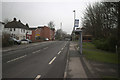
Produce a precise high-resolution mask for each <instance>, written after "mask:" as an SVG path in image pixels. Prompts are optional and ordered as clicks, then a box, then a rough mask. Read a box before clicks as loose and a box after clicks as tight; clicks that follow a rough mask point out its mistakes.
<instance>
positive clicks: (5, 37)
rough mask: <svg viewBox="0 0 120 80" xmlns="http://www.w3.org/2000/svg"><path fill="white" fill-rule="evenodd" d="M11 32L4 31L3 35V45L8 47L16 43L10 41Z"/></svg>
mask: <svg viewBox="0 0 120 80" xmlns="http://www.w3.org/2000/svg"><path fill="white" fill-rule="evenodd" d="M9 39H10V34H8V33H3V35H2V47H7V46H11V45H13V44H14V42H13V41H10V40H9Z"/></svg>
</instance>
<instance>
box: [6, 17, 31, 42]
mask: <svg viewBox="0 0 120 80" xmlns="http://www.w3.org/2000/svg"><path fill="white" fill-rule="evenodd" d="M4 32H7V33H9V34H10V35H11V37H14V38H16V39H18V40H21V39H31V36H32V31H31V30H29V26H28V24H26V25H24V24H23V23H22V22H21V21H20V20H19V21H17V19H16V18H14V19H13V21H11V22H8V23H7V24H5V26H4Z"/></svg>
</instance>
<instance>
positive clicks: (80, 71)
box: [66, 42, 88, 78]
mask: <svg viewBox="0 0 120 80" xmlns="http://www.w3.org/2000/svg"><path fill="white" fill-rule="evenodd" d="M76 45H77V43H75V42H70V46H69V53H68V63H67V69H66V78H88V77H87V74H86V72H85V70H84V66H83V64H82V61H81V59H80V53H78V51H77V50H76V49H75V46H76Z"/></svg>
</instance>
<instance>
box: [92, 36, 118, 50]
mask: <svg viewBox="0 0 120 80" xmlns="http://www.w3.org/2000/svg"><path fill="white" fill-rule="evenodd" d="M93 43H94V44H95V46H96V47H97V48H98V49H102V50H106V51H112V52H115V50H116V48H115V46H116V44H117V40H116V38H115V37H109V38H107V39H99V40H93Z"/></svg>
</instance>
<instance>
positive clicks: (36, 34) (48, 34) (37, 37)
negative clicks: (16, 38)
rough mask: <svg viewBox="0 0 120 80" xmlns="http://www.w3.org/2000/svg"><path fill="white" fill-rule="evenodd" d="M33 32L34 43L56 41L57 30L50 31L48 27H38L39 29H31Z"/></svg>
mask: <svg viewBox="0 0 120 80" xmlns="http://www.w3.org/2000/svg"><path fill="white" fill-rule="evenodd" d="M30 30H32V39H31V40H32V41H33V42H36V41H43V40H45V38H48V39H49V40H54V37H55V36H54V35H55V29H50V28H49V27H47V26H38V27H37V28H30Z"/></svg>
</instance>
